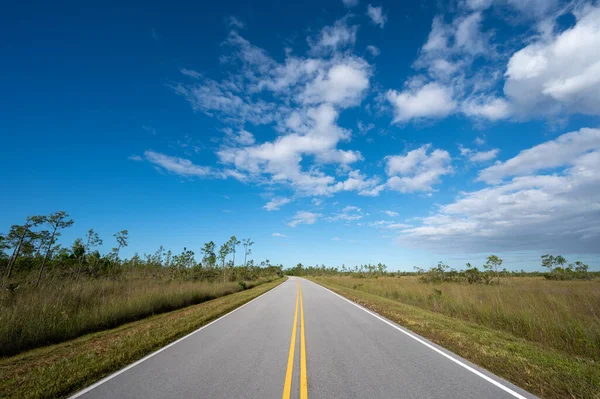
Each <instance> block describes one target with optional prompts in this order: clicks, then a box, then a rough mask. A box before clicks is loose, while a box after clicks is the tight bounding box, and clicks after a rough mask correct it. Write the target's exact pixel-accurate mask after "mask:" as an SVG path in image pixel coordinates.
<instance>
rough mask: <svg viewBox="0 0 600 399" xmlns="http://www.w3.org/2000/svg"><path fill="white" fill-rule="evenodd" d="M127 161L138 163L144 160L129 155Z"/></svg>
mask: <svg viewBox="0 0 600 399" xmlns="http://www.w3.org/2000/svg"><path fill="white" fill-rule="evenodd" d="M127 159H129V160H130V161H136V162H140V161H143V160H144V158H142V157H141V156H139V155H130V156H128V157H127Z"/></svg>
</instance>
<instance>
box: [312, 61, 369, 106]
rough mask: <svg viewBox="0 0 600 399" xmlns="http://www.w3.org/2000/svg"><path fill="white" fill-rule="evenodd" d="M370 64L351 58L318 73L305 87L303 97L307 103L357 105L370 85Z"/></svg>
mask: <svg viewBox="0 0 600 399" xmlns="http://www.w3.org/2000/svg"><path fill="white" fill-rule="evenodd" d="M370 76H371V71H370V67H369V64H367V63H366V62H365V61H363V60H361V59H354V58H349V59H346V60H343V61H341V62H339V63H336V64H334V65H332V66H331V68H329V69H328V70H327V71H324V72H323V73H320V74H318V75H317V76H316V77H315V79H314V80H312V81H311V82H310V83H309V84H308V85H307V86H306V88H305V90H304V92H303V93H302V95H301V98H302V100H303V102H304V103H306V104H314V103H322V102H329V103H332V104H336V105H342V106H351V105H357V104H358V103H359V102H360V99H361V97H362V95H363V93H364V92H365V90H366V89H367V88H368V87H369V77H370Z"/></svg>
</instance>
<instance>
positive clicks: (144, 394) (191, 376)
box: [72, 277, 534, 399]
mask: <svg viewBox="0 0 600 399" xmlns="http://www.w3.org/2000/svg"><path fill="white" fill-rule="evenodd" d="M308 397H310V398H343V399H350V398H371V399H373V398H419V399H421V398H465V399H466V398H477V399H481V398H513V399H514V398H519V399H522V398H534V396H533V395H531V394H529V393H527V392H525V391H523V390H522V389H520V388H518V387H516V386H514V385H512V384H510V383H509V382H507V381H505V380H503V379H501V378H499V377H496V376H494V375H493V374H491V373H489V372H487V371H485V370H483V369H481V368H479V367H477V366H475V365H473V364H472V363H469V362H468V361H466V360H464V359H462V358H460V357H458V356H456V355H454V354H452V353H451V352H449V351H446V350H445V349H443V348H441V347H439V346H436V345H435V344H432V343H431V342H429V341H427V340H425V339H424V338H421V337H419V336H417V335H415V334H412V333H410V332H409V331H407V330H405V329H403V328H402V327H400V326H398V325H396V324H394V323H392V322H390V321H388V320H386V319H384V318H382V317H380V316H378V315H376V314H373V313H371V312H369V311H366V310H365V309H363V308H361V307H359V306H358V305H356V304H354V303H352V302H350V301H348V300H346V299H344V298H342V297H340V296H338V295H337V294H334V293H333V292H331V291H329V290H327V289H325V288H323V287H321V286H319V285H317V284H315V283H312V282H310V281H307V280H304V279H301V278H295V277H291V278H289V279H288V280H287V281H286V282H284V283H283V284H281V285H279V286H278V287H276V288H274V289H273V290H271V291H269V292H267V293H266V294H264V295H262V296H260V297H258V298H256V299H255V300H253V301H251V302H249V303H247V304H246V305H244V306H242V307H240V308H238V309H236V310H234V311H233V312H231V313H229V314H228V315H226V316H224V317H222V318H220V319H218V320H216V321H215V322H213V323H211V324H209V325H207V326H205V327H203V328H201V329H199V330H196V331H195V332H194V333H192V334H190V335H188V336H186V337H184V338H182V339H181V340H179V341H176V342H175V343H173V344H171V345H168V346H167V347H165V348H163V349H161V350H160V351H158V352H155V353H153V354H152V355H149V356H147V357H146V358H144V359H142V360H141V361H138V362H136V363H134V364H132V365H130V366H128V367H126V368H125V369H123V370H121V371H119V372H117V373H115V374H113V375H111V376H109V377H107V378H105V379H104V380H101V381H99V382H98V383H96V384H94V385H92V386H90V387H88V388H86V389H84V390H83V391H81V392H79V393H77V394H75V395H74V396H73V397H72V398H85V399H92V398H132V399H154V398H177V399H180V398H227V399H232V398H284V399H286V398H300V399H306V398H308Z"/></svg>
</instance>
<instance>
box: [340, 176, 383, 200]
mask: <svg viewBox="0 0 600 399" xmlns="http://www.w3.org/2000/svg"><path fill="white" fill-rule="evenodd" d="M379 183H380V180H379V178H378V177H372V178H368V177H367V176H366V175H364V174H362V173H361V172H360V170H358V169H357V170H353V171H351V172H350V173H348V178H347V179H346V180H344V181H341V182H338V183H336V184H335V186H333V187H332V188H331V192H339V191H357V192H358V194H359V195H363V196H370V197H376V196H378V195H379V193H380V192H381V190H383V188H384V185H383V184H379Z"/></svg>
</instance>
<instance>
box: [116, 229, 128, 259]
mask: <svg viewBox="0 0 600 399" xmlns="http://www.w3.org/2000/svg"><path fill="white" fill-rule="evenodd" d="M128 234H129V232H128V231H127V230H121V231H119V232H118V233H115V234H114V235H113V236H114V237H115V238H116V239H117V247H116V248H113V251H114V252H115V262H116V263H119V251H120V250H121V248H122V247H126V246H127V244H128V243H127V240H128V239H129V237H128Z"/></svg>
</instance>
